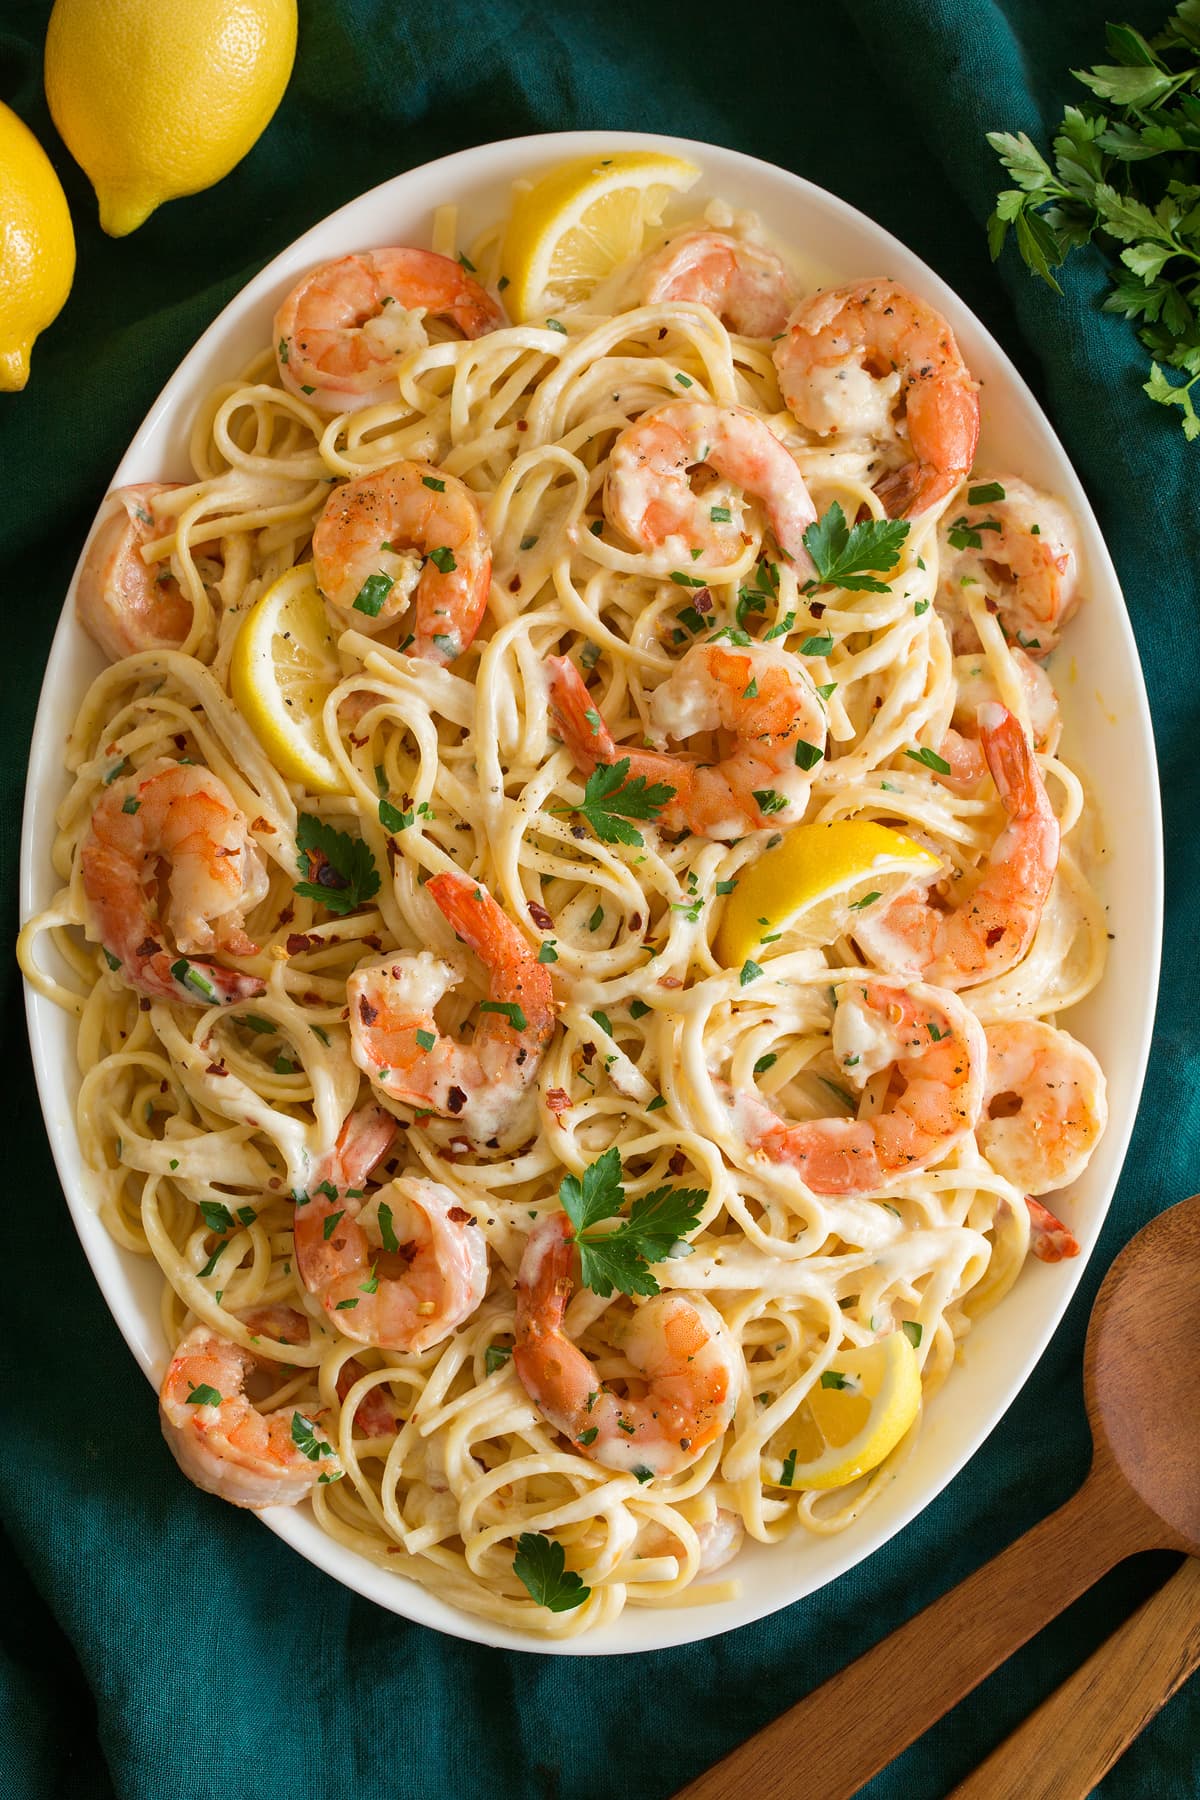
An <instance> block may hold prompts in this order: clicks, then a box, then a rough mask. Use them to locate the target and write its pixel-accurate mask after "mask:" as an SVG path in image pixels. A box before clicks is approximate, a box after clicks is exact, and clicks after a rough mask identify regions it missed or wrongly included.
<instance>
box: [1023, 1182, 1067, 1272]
mask: <svg viewBox="0 0 1200 1800" xmlns="http://www.w3.org/2000/svg"><path fill="white" fill-rule="evenodd" d="M1025 1204H1026V1206H1027V1207H1028V1208H1029V1248H1030V1249H1031V1250H1032V1252H1033V1254H1034V1255H1035V1256H1036V1257H1037V1259H1038V1261H1039V1262H1048V1263H1056V1262H1063V1261H1065V1260H1066V1258H1067V1257H1069V1256H1078V1255H1079V1239H1078V1238H1077V1237H1076V1236H1075V1233H1074V1232H1073V1231H1072V1230H1071V1228H1070V1226H1069V1225H1064V1224H1063V1222H1062V1220H1061V1219H1056V1218H1055V1216H1054V1214H1053V1213H1052V1212H1051V1211H1050V1209H1049V1207H1046V1206H1043V1205H1042V1203H1041V1201H1040V1200H1035V1199H1033V1197H1032V1195H1030V1194H1026V1196H1025Z"/></svg>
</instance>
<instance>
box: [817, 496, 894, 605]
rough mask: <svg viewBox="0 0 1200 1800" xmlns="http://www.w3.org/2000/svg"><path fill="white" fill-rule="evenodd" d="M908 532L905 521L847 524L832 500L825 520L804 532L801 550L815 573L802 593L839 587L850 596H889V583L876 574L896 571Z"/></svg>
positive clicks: (889, 520) (874, 521) (835, 502)
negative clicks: (811, 564)
mask: <svg viewBox="0 0 1200 1800" xmlns="http://www.w3.org/2000/svg"><path fill="white" fill-rule="evenodd" d="M908 532H909V524H908V520H907V519H863V520H862V521H861V522H860V523H859V524H857V525H854V526H850V525H847V523H846V515H845V513H844V512H843V511H842V509H841V507H840V506H839V505H838V503H837V501H836V500H835V501H834V503H833V505H832V506H831V507H830V508H829V511H828V512H827V513H826V514H825V516H824V518H821V519H818V520H817V521H816V523H815V524H813V525H810V526H809V527H808V529H807V530H806V532H805V533H804V547H805V549H806V550H807V551H808V554H809V555H810V556H811V557H812V559H813V566H814V568H815V569H816V571H817V574H816V579H815V580H813V581H808V582H805V584H804V592H805V593H806V594H810V593H812V592H813V591H814V590H815V589H816V588H819V587H840V588H847V589H849V590H850V592H852V593H862V594H886V593H888V592H889V589H888V584H887V582H886V581H880V580H879V579H878V572H881V571H886V570H887V569H894V568H895V566H896V564H897V563H898V562H899V560H900V546H901V545H902V544H903V542H904V540H905V538H906V537H907V536H908Z"/></svg>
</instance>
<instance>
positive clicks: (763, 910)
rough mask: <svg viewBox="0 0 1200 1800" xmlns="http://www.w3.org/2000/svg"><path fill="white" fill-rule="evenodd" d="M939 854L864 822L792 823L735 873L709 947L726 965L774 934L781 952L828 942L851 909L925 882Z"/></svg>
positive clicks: (849, 919)
mask: <svg viewBox="0 0 1200 1800" xmlns="http://www.w3.org/2000/svg"><path fill="white" fill-rule="evenodd" d="M940 867H941V863H940V862H939V860H938V858H937V857H936V856H934V855H933V854H932V853H931V852H930V851H928V850H924V849H922V847H921V845H920V844H917V843H914V842H913V840H912V838H910V837H905V836H904V833H903V832H901V831H893V830H892V829H891V827H890V826H888V825H876V824H875V823H874V822H873V821H872V820H870V819H834V820H831V821H830V822H829V823H828V824H826V825H794V826H793V827H792V829H791V831H789V832H787V833H786V834H785V836H784V837H783V838H782V839H781V841H780V842H779V843H778V844H776V846H775V848H774V849H773V850H766V851H764V852H763V854H762V855H761V856H760V857H759V858H758V860H757V862H754V863H752V864H751V865H750V866H749V868H747V869H745V870H743V872H742V873H741V874H740V875H739V876H738V882H737V887H736V888H735V889H734V891H733V893H732V894H731V895H730V897H729V899H728V901H727V902H726V906H725V911H724V914H723V915H722V918H721V924H720V927H719V929H718V931H717V936H716V942H715V944H714V950H715V953H716V956H717V958H718V960H719V961H720V962H722V963H724V964H725V966H726V968H729V969H736V968H739V967H740V966H741V964H742V963H744V962H745V961H746V958H747V957H753V956H754V955H755V954H756V953H757V952H758V950H759V949H760V948H761V946H762V943H763V940H764V939H765V938H774V937H775V935H776V934H777V933H778V934H780V936H781V937H785V938H786V939H787V942H786V944H785V946H784V947H785V948H786V949H792V950H798V949H801V948H803V947H805V946H808V945H818V946H819V945H821V944H831V943H832V942H833V940H834V938H836V937H838V936H840V934H841V933H842V932H843V931H846V930H848V929H850V927H851V926H852V925H853V923H854V918H855V914H856V913H860V912H864V911H866V909H867V908H868V907H875V906H882V905H886V903H887V902H888V901H889V900H891V899H893V898H894V897H895V896H896V895H897V894H898V893H899V892H900V891H901V889H903V888H905V887H907V886H908V885H909V883H910V882H913V881H916V880H920V879H922V878H924V879H925V880H929V879H930V878H931V877H932V876H933V875H934V874H935V872H936V871H937V870H938V869H939V868H940Z"/></svg>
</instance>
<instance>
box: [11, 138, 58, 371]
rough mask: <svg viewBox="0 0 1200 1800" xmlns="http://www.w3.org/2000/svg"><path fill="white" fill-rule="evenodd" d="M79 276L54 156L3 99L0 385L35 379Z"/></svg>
mask: <svg viewBox="0 0 1200 1800" xmlns="http://www.w3.org/2000/svg"><path fill="white" fill-rule="evenodd" d="M74 274H75V234H74V232H73V231H72V230H71V215H70V213H69V212H68V210H67V197H66V195H65V194H64V193H63V191H62V188H61V186H60V185H59V179H58V176H57V175H56V174H55V173H54V170H53V168H52V167H51V163H50V158H49V157H48V156H47V155H46V152H45V151H44V150H43V149H42V146H41V145H40V144H39V143H38V141H37V139H36V138H35V137H34V135H33V133H32V131H30V129H29V127H28V125H26V124H24V123H23V122H22V120H20V119H18V117H17V115H16V113H15V112H10V111H9V109H8V107H7V106H4V105H0V391H3V392H5V393H13V392H15V391H16V390H17V389H18V388H23V387H24V386H25V383H26V382H27V381H28V380H29V352H30V350H31V349H32V347H33V340H34V338H35V337H36V336H37V334H38V332H39V331H44V330H45V328H46V326H47V325H49V323H50V321H51V319H53V318H55V317H56V316H57V314H58V313H59V312H60V311H61V309H62V305H63V302H64V301H65V300H66V297H67V295H68V294H69V293H70V291H71V280H72V277H73V276H74Z"/></svg>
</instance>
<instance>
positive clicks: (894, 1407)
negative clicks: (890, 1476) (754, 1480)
mask: <svg viewBox="0 0 1200 1800" xmlns="http://www.w3.org/2000/svg"><path fill="white" fill-rule="evenodd" d="M825 1383H828V1385H824V1384H825ZM920 1410H921V1370H920V1365H919V1364H918V1362H917V1353H916V1351H915V1350H914V1348H913V1346H912V1344H911V1342H910V1341H909V1339H908V1337H907V1336H906V1335H905V1333H904V1332H903V1331H893V1332H890V1333H889V1334H888V1336H887V1337H885V1338H880V1339H879V1342H878V1343H875V1344H867V1345H866V1346H865V1347H864V1348H863V1349H862V1350H842V1351H839V1353H838V1355H837V1356H835V1357H834V1359H833V1365H832V1367H831V1368H829V1369H827V1370H826V1372H825V1374H824V1376H822V1378H821V1381H820V1382H818V1384H817V1386H816V1387H815V1388H813V1389H812V1391H811V1392H810V1393H809V1395H808V1397H807V1399H806V1400H805V1401H804V1402H803V1404H802V1405H801V1406H800V1407H799V1408H798V1409H797V1411H796V1412H795V1413H794V1414H793V1416H792V1417H791V1418H790V1419H789V1420H788V1422H787V1424H786V1425H784V1426H782V1427H781V1428H780V1430H779V1431H777V1432H776V1433H775V1436H774V1437H773V1438H772V1439H771V1442H770V1444H769V1445H768V1446H767V1457H768V1459H771V1460H773V1459H775V1458H778V1460H779V1464H780V1470H781V1474H780V1476H779V1477H776V1478H775V1481H774V1483H773V1485H774V1486H776V1487H784V1486H787V1487H792V1488H834V1487H843V1486H844V1485H845V1484H846V1482H848V1481H856V1480H857V1479H858V1477H859V1476H860V1475H866V1474H867V1473H868V1471H869V1470H871V1469H876V1468H878V1467H879V1464H880V1463H881V1462H882V1461H883V1459H884V1457H885V1456H888V1455H889V1454H890V1453H891V1452H892V1451H893V1450H894V1449H895V1448H896V1445H897V1444H898V1443H899V1442H900V1439H901V1438H902V1437H903V1436H904V1434H905V1432H906V1431H908V1430H909V1428H910V1427H911V1425H912V1424H913V1422H914V1420H915V1419H916V1417H917V1414H918V1413H919V1412H920ZM793 1452H794V1453H795V1454H794V1455H793ZM789 1476H790V1479H786V1480H785V1479H783V1478H784V1477H789Z"/></svg>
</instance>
